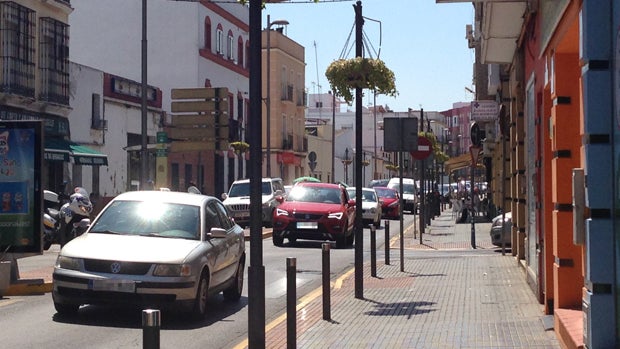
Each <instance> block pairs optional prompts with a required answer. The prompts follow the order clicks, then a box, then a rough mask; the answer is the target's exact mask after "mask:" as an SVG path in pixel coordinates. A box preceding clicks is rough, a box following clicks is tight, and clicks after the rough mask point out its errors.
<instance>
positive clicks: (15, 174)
mask: <svg viewBox="0 0 620 349" xmlns="http://www.w3.org/2000/svg"><path fill="white" fill-rule="evenodd" d="M42 126H43V124H42V122H41V121H0V200H2V202H1V203H0V254H2V253H5V252H6V253H41V251H42V249H41V231H42V223H41V217H42V211H41V208H42V200H43V199H42V189H41V169H42V157H43V127H42Z"/></svg>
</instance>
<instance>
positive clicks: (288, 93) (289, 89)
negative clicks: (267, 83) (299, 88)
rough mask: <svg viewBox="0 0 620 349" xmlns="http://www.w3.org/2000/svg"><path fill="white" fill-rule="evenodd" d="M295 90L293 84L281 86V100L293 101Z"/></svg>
mask: <svg viewBox="0 0 620 349" xmlns="http://www.w3.org/2000/svg"><path fill="white" fill-rule="evenodd" d="M294 90H295V88H294V86H293V85H285V86H282V96H281V97H282V98H281V100H283V101H291V102H292V101H293V91H294Z"/></svg>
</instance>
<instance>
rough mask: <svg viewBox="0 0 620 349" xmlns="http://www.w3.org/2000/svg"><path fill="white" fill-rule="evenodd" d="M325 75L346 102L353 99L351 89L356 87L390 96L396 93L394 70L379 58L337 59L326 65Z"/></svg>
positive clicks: (335, 91) (336, 92) (333, 88)
mask: <svg viewBox="0 0 620 349" xmlns="http://www.w3.org/2000/svg"><path fill="white" fill-rule="evenodd" d="M325 76H326V77H327V80H329V84H330V85H331V88H332V90H333V91H334V93H335V94H336V95H338V96H341V97H342V98H344V100H345V101H346V102H347V103H350V102H351V101H352V100H353V94H352V93H351V90H353V89H355V88H358V87H359V88H362V89H365V88H367V89H371V90H373V91H375V92H376V93H378V94H384V95H388V96H392V97H394V96H396V95H397V94H398V91H396V84H395V78H394V72H392V71H391V70H390V69H388V67H386V66H385V63H384V62H383V61H382V60H380V59H372V58H362V57H356V58H351V59H338V60H336V61H333V62H332V63H331V64H330V65H329V67H327V70H326V71H325Z"/></svg>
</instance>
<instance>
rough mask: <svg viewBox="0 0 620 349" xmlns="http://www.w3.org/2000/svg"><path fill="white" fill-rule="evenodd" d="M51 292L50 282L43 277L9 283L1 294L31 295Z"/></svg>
mask: <svg viewBox="0 0 620 349" xmlns="http://www.w3.org/2000/svg"><path fill="white" fill-rule="evenodd" d="M49 292H52V282H51V281H50V282H45V281H43V279H20V280H18V281H17V283H14V284H11V285H9V288H8V289H7V290H6V292H4V294H2V295H1V296H3V297H4V296H31V295H42V294H45V293H49Z"/></svg>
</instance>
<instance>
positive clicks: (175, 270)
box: [153, 264, 192, 276]
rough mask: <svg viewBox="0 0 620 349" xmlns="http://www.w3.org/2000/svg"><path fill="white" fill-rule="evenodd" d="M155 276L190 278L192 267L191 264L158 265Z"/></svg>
mask: <svg viewBox="0 0 620 349" xmlns="http://www.w3.org/2000/svg"><path fill="white" fill-rule="evenodd" d="M153 275H154V276H190V275H192V267H191V266H190V265H189V264H157V265H156V266H155V270H154V271H153Z"/></svg>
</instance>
